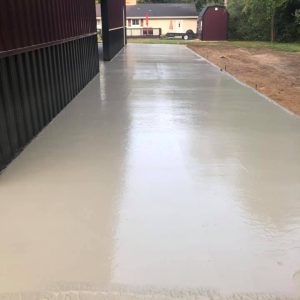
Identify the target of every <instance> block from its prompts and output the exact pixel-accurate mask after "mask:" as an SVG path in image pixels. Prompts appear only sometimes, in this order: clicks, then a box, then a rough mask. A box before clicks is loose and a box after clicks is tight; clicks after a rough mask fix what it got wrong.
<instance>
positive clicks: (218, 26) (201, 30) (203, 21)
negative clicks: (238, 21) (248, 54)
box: [198, 5, 229, 41]
mask: <svg viewBox="0 0 300 300" xmlns="http://www.w3.org/2000/svg"><path fill="white" fill-rule="evenodd" d="M228 19H229V14H228V12H227V9H226V7H225V6H219V5H215V6H209V7H205V8H203V10H202V11H201V13H200V15H199V18H198V36H199V39H200V40H202V41H223V40H227V39H228Z"/></svg>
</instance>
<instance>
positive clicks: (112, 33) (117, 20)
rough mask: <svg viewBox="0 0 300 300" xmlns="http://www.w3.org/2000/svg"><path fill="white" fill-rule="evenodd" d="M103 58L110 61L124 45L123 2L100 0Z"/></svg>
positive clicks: (120, 0)
mask: <svg viewBox="0 0 300 300" xmlns="http://www.w3.org/2000/svg"><path fill="white" fill-rule="evenodd" d="M101 11H102V34H103V58H104V60H106V61H109V60H111V59H112V58H113V57H114V56H115V55H116V54H117V53H118V52H119V51H120V50H121V49H122V48H123V47H124V46H125V43H126V21H125V20H126V5H125V0H102V1H101Z"/></svg>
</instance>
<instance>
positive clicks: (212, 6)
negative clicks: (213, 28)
mask: <svg viewBox="0 0 300 300" xmlns="http://www.w3.org/2000/svg"><path fill="white" fill-rule="evenodd" d="M215 7H220V8H225V6H224V5H210V6H207V7H204V8H203V9H202V10H201V12H200V15H199V18H200V19H201V18H202V17H203V16H204V15H205V14H206V12H207V11H208V10H209V9H210V8H215Z"/></svg>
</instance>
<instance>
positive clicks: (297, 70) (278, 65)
mask: <svg viewBox="0 0 300 300" xmlns="http://www.w3.org/2000/svg"><path fill="white" fill-rule="evenodd" d="M189 47H190V48H191V49H192V50H194V51H196V52H197V53H198V54H200V55H201V56H203V57H205V58H206V59H208V60H209V61H211V62H212V63H214V64H216V65H218V66H219V67H220V68H222V69H223V70H225V69H226V71H227V72H228V73H230V74H231V75H233V76H235V77H236V78H238V79H239V80H241V81H242V82H244V83H246V84H248V85H250V86H252V87H254V88H256V89H257V90H258V91H259V92H261V93H262V94H265V95H267V96H268V97H270V98H271V99H273V100H275V101H276V102H278V103H279V104H280V105H282V106H283V107H285V108H287V109H288V110H290V111H292V112H294V113H296V114H298V115H299V116H300V53H291V52H283V51H274V50H271V49H246V48H235V47H228V46H226V47H222V46H221V47H220V46H218V47H210V46H205V47H201V46H189Z"/></svg>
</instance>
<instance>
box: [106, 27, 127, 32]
mask: <svg viewBox="0 0 300 300" xmlns="http://www.w3.org/2000/svg"><path fill="white" fill-rule="evenodd" d="M123 28H125V27H124V26H121V27H116V28H111V29H109V30H108V31H114V30H119V29H123Z"/></svg>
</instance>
